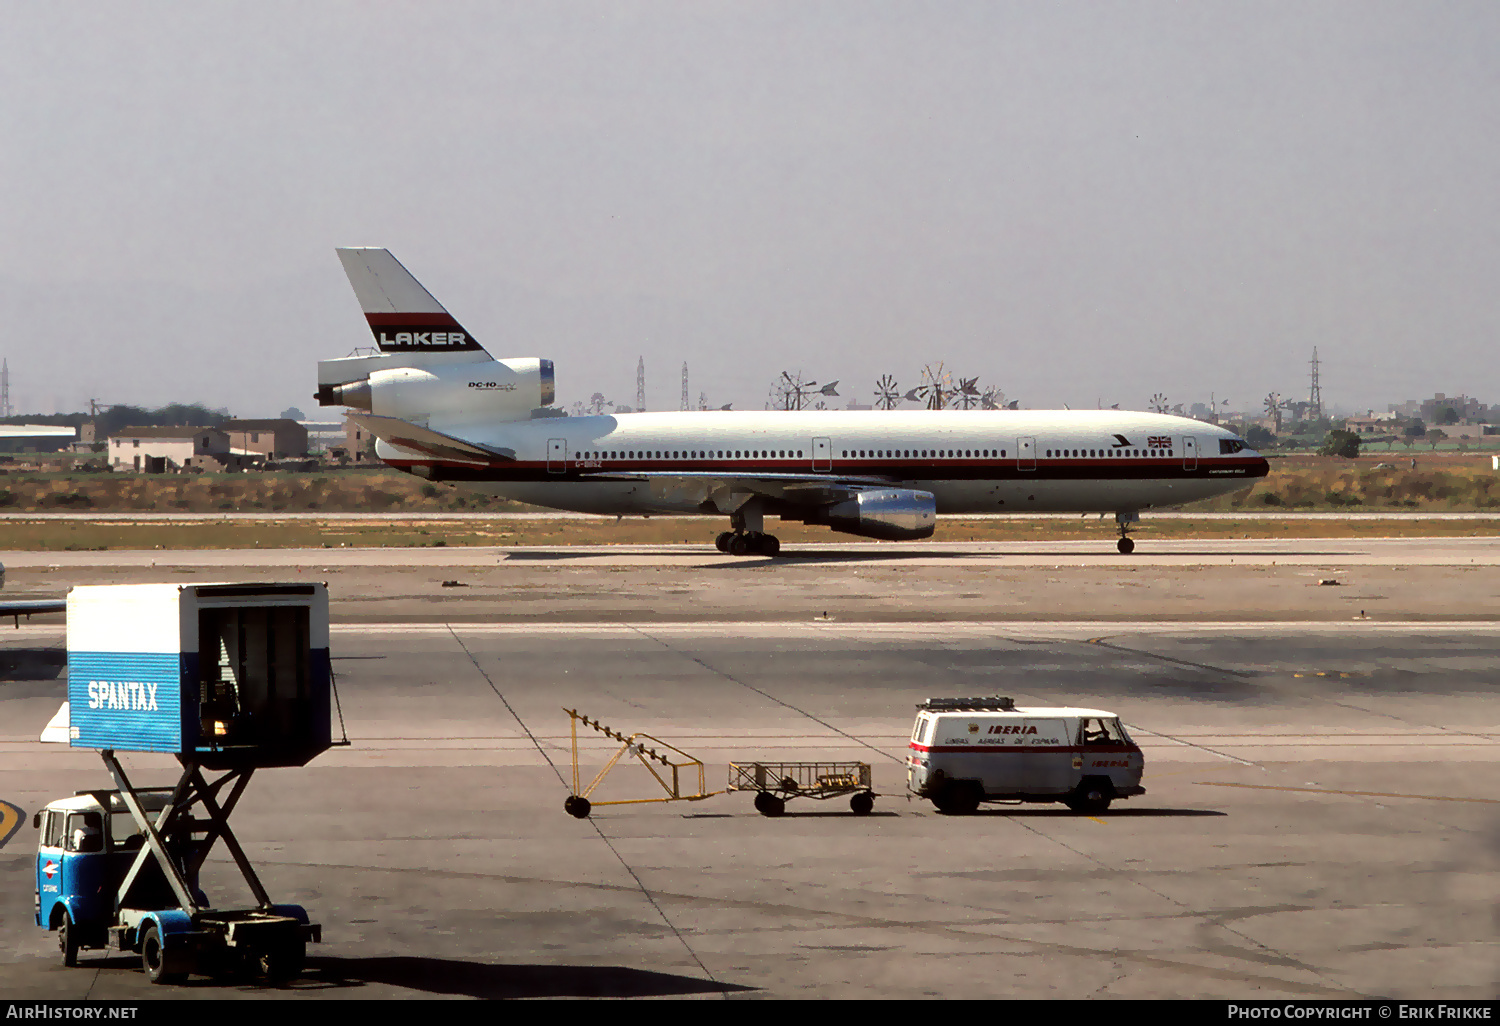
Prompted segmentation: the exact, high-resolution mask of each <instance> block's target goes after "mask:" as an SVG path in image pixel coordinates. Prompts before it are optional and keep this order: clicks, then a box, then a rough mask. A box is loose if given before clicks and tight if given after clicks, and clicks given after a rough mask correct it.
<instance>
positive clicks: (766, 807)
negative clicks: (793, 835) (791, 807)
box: [755, 791, 786, 816]
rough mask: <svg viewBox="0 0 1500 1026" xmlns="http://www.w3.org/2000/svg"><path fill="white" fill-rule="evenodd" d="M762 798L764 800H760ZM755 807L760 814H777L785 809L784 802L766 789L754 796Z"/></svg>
mask: <svg viewBox="0 0 1500 1026" xmlns="http://www.w3.org/2000/svg"><path fill="white" fill-rule="evenodd" d="M762 798H764V799H765V801H761V799H762ZM755 807H756V808H757V809H758V810H760V814H761V815H762V816H779V815H781V814H782V813H783V812H785V811H786V802H785V801H784V800H783V799H781V798H778V797H776V796H775V795H774V794H771V793H769V792H767V791H761V792H760V793H759V794H757V795H756V796H755Z"/></svg>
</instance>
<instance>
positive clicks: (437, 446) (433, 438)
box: [348, 413, 516, 465]
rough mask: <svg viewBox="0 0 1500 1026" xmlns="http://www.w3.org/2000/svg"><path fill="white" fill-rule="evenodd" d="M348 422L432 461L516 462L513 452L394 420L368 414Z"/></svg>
mask: <svg viewBox="0 0 1500 1026" xmlns="http://www.w3.org/2000/svg"><path fill="white" fill-rule="evenodd" d="M348 416H349V419H350V420H352V421H354V422H355V423H356V424H360V425H362V426H363V427H364V428H365V429H366V430H367V431H369V432H370V433H371V434H372V435H374V436H375V437H377V438H379V439H380V440H381V441H384V442H389V443H390V444H391V445H395V446H399V447H401V448H402V449H407V450H409V451H411V452H414V453H417V454H419V455H422V456H430V457H432V458H433V459H442V460H459V461H461V462H464V463H483V464H486V465H488V464H492V463H505V462H509V461H512V460H514V459H515V458H516V451H515V450H514V449H500V448H496V447H493V446H488V445H481V444H480V443H478V442H468V441H465V440H464V439H462V438H455V437H454V436H452V435H445V434H443V433H442V432H441V431H433V430H432V429H431V428H424V427H419V426H418V425H416V424H412V423H410V422H408V421H404V420H399V419H397V418H395V417H377V416H375V415H374V414H370V413H350V414H349V415H348Z"/></svg>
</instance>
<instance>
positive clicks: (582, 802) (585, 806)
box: [563, 794, 594, 819]
mask: <svg viewBox="0 0 1500 1026" xmlns="http://www.w3.org/2000/svg"><path fill="white" fill-rule="evenodd" d="M563 808H564V809H565V810H566V811H567V813H568V815H570V816H573V817H575V818H577V819H588V818H589V813H590V812H591V811H592V810H593V808H594V806H593V805H592V804H591V803H590V802H589V800H588V799H587V798H582V797H580V796H578V795H576V794H570V795H568V800H567V801H565V802H563Z"/></svg>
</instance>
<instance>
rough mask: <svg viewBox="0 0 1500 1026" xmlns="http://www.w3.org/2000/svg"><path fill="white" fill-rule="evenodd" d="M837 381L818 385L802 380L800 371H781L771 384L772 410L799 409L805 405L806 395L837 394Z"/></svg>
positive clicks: (814, 382)
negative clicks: (779, 375)
mask: <svg viewBox="0 0 1500 1026" xmlns="http://www.w3.org/2000/svg"><path fill="white" fill-rule="evenodd" d="M838 384H839V383H838V382H837V381H830V382H829V383H828V384H826V385H822V386H819V385H818V383H817V382H816V381H803V380H802V372H801V371H797V372H796V373H795V374H793V373H792V372H791V371H782V372H781V377H780V378H779V379H777V381H776V382H775V384H773V385H772V386H771V402H772V406H771V408H772V409H774V410H800V409H802V408H804V407H805V406H806V405H807V398H808V396H812V395H835V396H836V395H838V394H839V393H838Z"/></svg>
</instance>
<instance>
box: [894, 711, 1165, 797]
mask: <svg viewBox="0 0 1500 1026" xmlns="http://www.w3.org/2000/svg"><path fill="white" fill-rule="evenodd" d="M910 750H911V751H910V755H909V756H908V757H907V760H906V789H907V791H908V792H909V793H910V794H913V795H916V796H917V797H919V798H926V799H929V800H931V802H932V804H933V805H935V806H936V807H937V810H938V811H939V812H942V813H947V814H963V813H970V812H973V811H975V810H976V809H977V808H979V804H980V802H993V801H1020V802H1062V803H1063V804H1064V805H1066V806H1067V807H1068V808H1070V809H1072V810H1073V811H1074V812H1081V813H1089V814H1092V813H1097V812H1103V811H1104V810H1105V809H1108V808H1109V805H1110V802H1112V801H1114V800H1115V799H1117V798H1129V797H1132V796H1134V795H1138V794H1145V793H1146V789H1145V788H1144V787H1142V786H1141V774H1142V772H1143V771H1144V770H1145V757H1144V756H1142V755H1141V750H1140V749H1139V748H1138V747H1136V744H1135V742H1133V741H1131V740H1130V735H1129V734H1128V733H1126V731H1125V725H1124V724H1123V723H1121V722H1120V718H1119V717H1118V716H1117V715H1115V714H1114V713H1112V712H1105V711H1104V710H1102V709H1075V708H1071V707H1063V708H1037V707H1032V708H1018V707H1017V706H1016V704H1015V703H1014V702H1013V701H1011V700H1010V699H1009V698H1004V697H1001V696H998V695H992V696H988V697H984V698H929V699H928V700H927V701H925V702H922V703H920V704H918V706H917V721H916V723H915V724H914V725H913V727H912V732H911V744H910Z"/></svg>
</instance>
